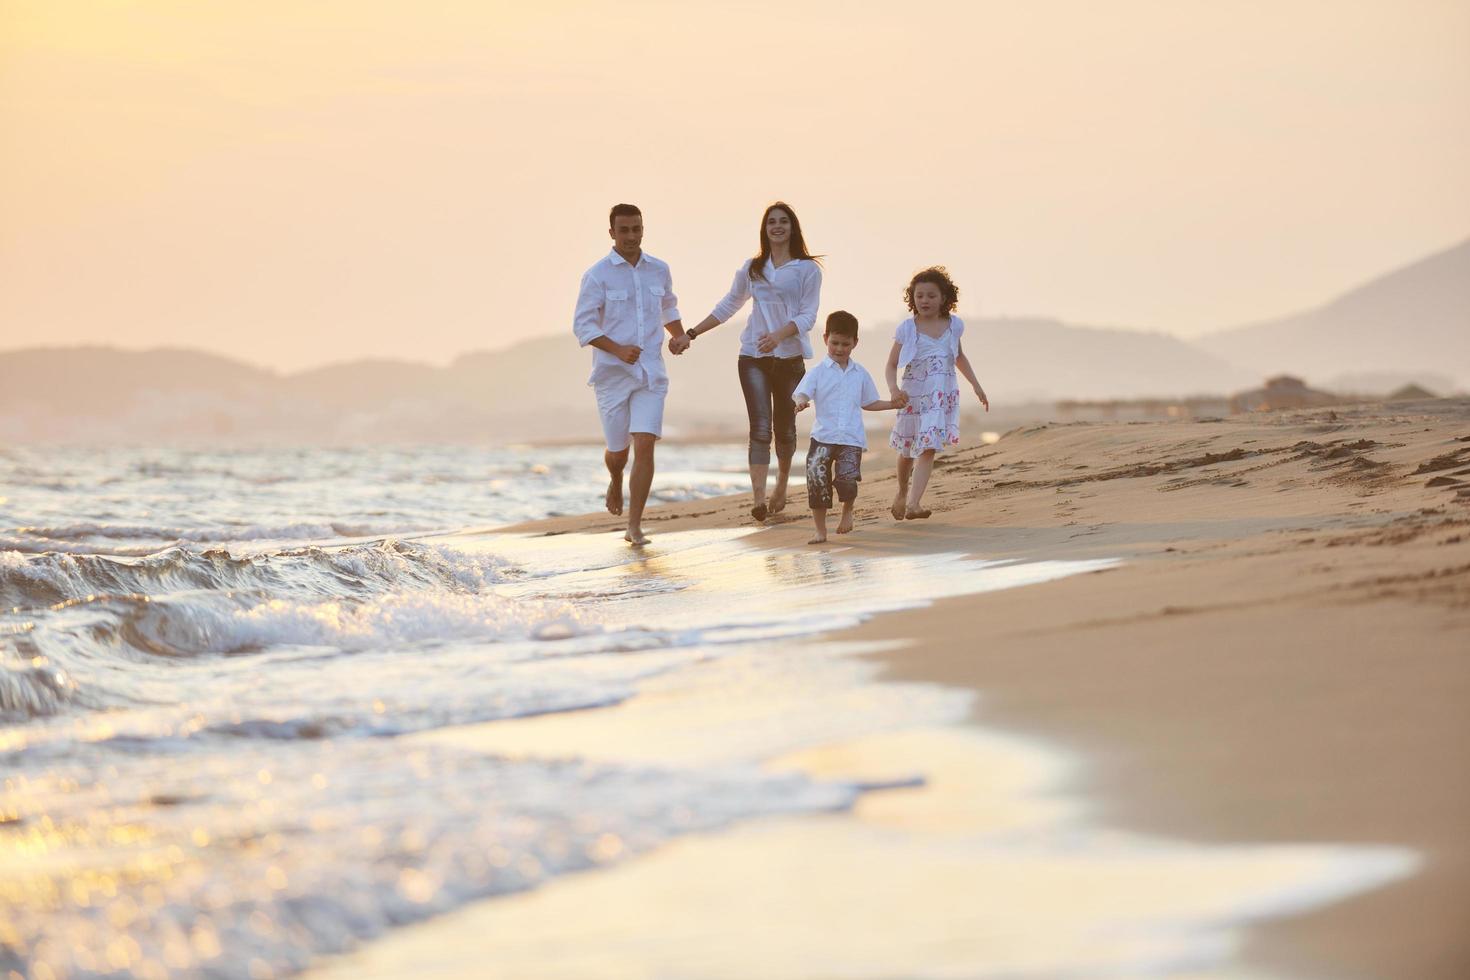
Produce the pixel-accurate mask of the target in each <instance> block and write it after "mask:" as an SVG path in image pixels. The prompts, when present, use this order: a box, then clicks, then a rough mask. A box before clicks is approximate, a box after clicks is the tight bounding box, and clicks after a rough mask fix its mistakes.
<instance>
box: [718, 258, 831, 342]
mask: <svg viewBox="0 0 1470 980" xmlns="http://www.w3.org/2000/svg"><path fill="white" fill-rule="evenodd" d="M750 262H751V260H750V259H746V260H745V262H744V263H742V264H741V266H740V269H739V271H737V272H736V273H735V281H734V282H732V283H731V284H730V291H729V292H728V293H726V294H725V298H724V299H722V300H720V301H719V302H718V303H716V304H715V308H714V310H713V311H712V312H711V313H710V316H712V317H714V318H715V319H716V320H718V321H719V322H720V323H724V322H725V321H726V320H728V319H730V318H731V317H732V316H734V315H735V314H736V313H738V312H740V307H742V306H744V305H745V301H746V300H748V299H751V298H752V297H754V300H755V302H754V303H753V304H752V305H751V310H750V320H749V321H748V322H747V323H746V324H745V330H744V331H742V332H741V334H740V353H741V354H743V355H745V356H746V357H806V358H809V357H811V356H812V342H811V338H810V336H809V334H811V332H812V327H814V326H816V323H817V306H818V304H819V303H820V302H821V298H822V267H821V266H819V265H817V263H815V262H813V261H812V260H811V259H792V260H790V261H789V262H787V263H786V264H785V265H782V266H781V267H780V268H777V267H776V265H775V264H774V263H773V262H771V260H770V259H767V260H766V269H765V272H766V275H765V278H764V279H757V280H755V281H754V282H752V281H751V278H750ZM788 323H795V324H796V336H795V337H787V338H786V339H785V340H783V341H781V343H779V344H777V345H776V349H775V350H774V351H772V352H771V353H769V354H765V353H762V352H761V351H760V349H759V348H757V347H756V341H758V340H759V339H760V338H761V337H762V336H763V335H764V334H768V333H775V332H776V331H777V330H780V329H781V328H782V327H784V326H786V324H788Z"/></svg>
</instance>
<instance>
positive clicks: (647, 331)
mask: <svg viewBox="0 0 1470 980" xmlns="http://www.w3.org/2000/svg"><path fill="white" fill-rule="evenodd" d="M678 319H682V318H681V317H680V316H679V306H678V299H677V297H675V296H674V281H673V277H672V276H671V275H670V273H669V267H668V264H667V263H665V262H663V261H661V260H659V259H656V258H654V257H653V256H652V255H649V254H648V253H647V252H644V253H643V254H642V255H641V256H639V258H638V264H637V265H636V266H632V265H629V264H628V262H627V260H626V259H624V258H623V257H622V256H621V255H619V254H618V253H617V250H616V249H613V250H612V251H610V252H608V254H607V255H606V256H604V257H603V258H601V259H599V260H598V261H597V264H595V265H594V266H592V268H590V269H588V270H587V272H586V273H585V274H584V275H583V276H582V287H581V289H580V290H579V291H578V293H577V308H576V311H575V312H574V313H573V314H572V332H573V333H575V334H576V335H577V343H578V344H580V345H581V346H583V347H586V346H587V345H588V344H590V343H591V342H592V341H594V340H596V339H597V338H598V337H607V338H608V339H609V340H612V341H614V342H616V343H619V344H630V345H633V346H636V347H641V348H643V353H642V354H641V355H640V356H639V358H638V363H637V364H626V363H624V362H623V361H621V360H619V359H618V358H617V357H615V356H614V355H612V354H610V353H608V352H607V351H605V350H602V349H600V348H594V349H593V351H592V374H591V376H590V377H589V378H588V379H587V383H588V384H589V385H596V384H599V383H601V382H617V381H626V380H627V379H628V378H629V377H630V376H631V377H634V378H637V379H638V380H639V381H641V382H642V383H644V384H646V385H647V386H648V387H649V388H652V389H653V390H654V391H667V390H668V387H669V375H668V372H667V371H666V370H665V369H664V358H663V328H664V324H666V323H672V322H673V321H675V320H678Z"/></svg>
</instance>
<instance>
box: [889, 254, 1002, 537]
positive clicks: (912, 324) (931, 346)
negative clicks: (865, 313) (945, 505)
mask: <svg viewBox="0 0 1470 980" xmlns="http://www.w3.org/2000/svg"><path fill="white" fill-rule="evenodd" d="M959 298H960V291H959V289H958V288H957V287H956V286H955V284H954V282H953V281H952V280H951V279H950V278H949V273H948V272H946V271H945V269H944V266H941V265H936V266H931V267H930V268H928V269H925V270H924V271H923V272H920V273H918V274H917V275H915V276H914V278H913V279H911V280H909V285H908V288H907V289H905V290H904V291H903V300H904V302H905V303H906V304H907V305H908V308H909V312H911V313H913V316H912V317H910V318H909V319H907V320H905V321H903V322H902V323H900V324H899V325H898V330H897V331H895V332H894V334H893V350H891V351H889V353H888V367H887V369H886V371H885V372H884V375H885V377H886V378H887V379H888V390H889V392H890V393H891V394H892V396H893V397H894V398H897V397H898V395H899V392H900V391H902V392H903V393H904V394H906V395H907V396H908V399H909V403H908V405H906V406H905V407H904V408H903V409H902V410H900V411H899V413H898V417H897V419H895V421H894V423H893V435H892V436H891V437H889V440H888V444H889V445H890V446H892V447H893V448H894V449H896V450H898V494H897V496H895V497H894V498H893V507H892V508H891V510H892V513H893V519H894V520H898V521H902V520H918V519H921V518H925V517H928V516H929V514H930V513H931V512H930V511H928V510H926V509H924V489H925V488H926V487H927V486H928V485H929V474H930V472H931V471H932V470H933V468H934V454H935V453H937V452H940V451H942V450H945V449H948V448H949V447H950V446H957V445H959V441H960V424H959V423H960V389H959V385H958V383H956V381H955V369H956V368H958V369H959V373H960V374H963V375H964V376H965V380H966V381H968V382H970V387H972V388H974V389H975V397H977V398H979V399H980V404H982V405H984V406H985V410H986V411H987V412H988V411H990V400H989V399H988V398H986V397H985V389H984V388H982V387H980V382H979V381H978V380H976V378H975V371H974V369H973V368H971V367H970V359H969V358H967V357H965V351H964V348H963V347H962V346H961V345H960V335H961V334H962V333H964V332H965V324H964V322H963V321H961V320H960V318H959V317H957V316H954V315H953V314H952V312H951V311H953V310H954V307H955V304H956V303H957V302H958V301H959ZM900 371H902V372H903V386H902V388H900V387H899V383H898V374H899V372H900Z"/></svg>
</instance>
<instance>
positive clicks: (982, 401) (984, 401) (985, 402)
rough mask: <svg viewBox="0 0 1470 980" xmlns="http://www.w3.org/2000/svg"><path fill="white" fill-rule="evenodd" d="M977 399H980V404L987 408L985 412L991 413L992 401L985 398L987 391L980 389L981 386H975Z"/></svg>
mask: <svg viewBox="0 0 1470 980" xmlns="http://www.w3.org/2000/svg"><path fill="white" fill-rule="evenodd" d="M975 397H976V398H978V399H980V404H982V405H984V406H985V410H986V411H987V412H988V411H990V399H989V398H986V397H985V389H984V388H982V387H980V386H979V385H976V386H975Z"/></svg>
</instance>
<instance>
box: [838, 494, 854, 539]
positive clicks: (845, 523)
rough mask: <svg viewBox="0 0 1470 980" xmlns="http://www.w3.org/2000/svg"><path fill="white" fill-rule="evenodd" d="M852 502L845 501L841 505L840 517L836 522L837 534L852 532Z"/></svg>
mask: <svg viewBox="0 0 1470 980" xmlns="http://www.w3.org/2000/svg"><path fill="white" fill-rule="evenodd" d="M853 503H854V501H851V500H846V501H843V503H842V517H841V518H840V519H839V520H838V521H837V533H838V534H847V533H849V532H851V531H852V505H853Z"/></svg>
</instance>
